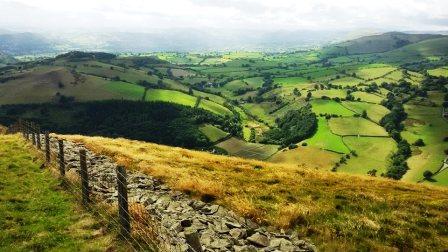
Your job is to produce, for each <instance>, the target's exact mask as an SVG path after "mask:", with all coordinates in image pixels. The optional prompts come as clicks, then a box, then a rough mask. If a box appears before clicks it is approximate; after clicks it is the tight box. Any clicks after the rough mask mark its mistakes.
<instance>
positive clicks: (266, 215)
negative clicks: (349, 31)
mask: <svg viewBox="0 0 448 252" xmlns="http://www.w3.org/2000/svg"><path fill="white" fill-rule="evenodd" d="M61 137H62V138H65V139H68V140H71V141H77V142H82V143H84V144H86V146H87V147H88V148H90V149H92V150H94V151H96V152H98V153H102V154H106V155H109V156H111V157H113V158H114V159H115V160H116V161H117V162H118V163H121V164H123V165H125V166H126V167H127V168H129V169H136V170H140V171H143V172H145V173H147V174H150V175H152V176H154V177H157V178H160V179H162V180H163V181H165V182H166V183H167V184H168V185H169V186H170V187H171V188H174V189H177V190H180V191H183V192H186V193H189V194H190V195H192V197H198V198H202V199H205V200H215V202H216V203H217V204H221V205H223V206H226V207H228V208H230V209H232V210H234V211H236V212H238V213H240V214H242V215H244V216H246V217H250V218H252V219H254V220H255V221H257V222H259V223H262V224H268V225H272V226H275V227H278V228H294V229H296V230H297V231H298V232H299V234H300V235H302V236H305V237H311V238H312V240H313V241H314V242H316V243H317V244H318V245H319V246H320V247H321V248H323V249H330V250H333V249H340V250H360V249H361V250H363V249H364V250H389V249H394V248H399V249H402V250H443V249H445V248H448V237H447V234H448V189H445V188H439V187H434V186H426V185H420V184H413V183H404V182H397V181H391V180H387V179H381V178H370V177H362V176H356V175H348V174H338V173H331V172H321V171H316V170H315V169H313V168H307V166H306V165H301V166H300V167H297V166H293V165H280V164H273V163H268V162H262V161H255V160H245V159H241V158H235V157H226V156H219V155H212V154H208V153H204V152H199V151H191V150H185V149H181V148H175V147H168V146H162V145H157V144H151V143H145V142H141V141H132V140H127V139H120V138H119V139H110V138H102V137H84V136H61Z"/></svg>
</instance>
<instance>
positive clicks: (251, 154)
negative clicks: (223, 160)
mask: <svg viewBox="0 0 448 252" xmlns="http://www.w3.org/2000/svg"><path fill="white" fill-rule="evenodd" d="M216 146H218V147H220V148H223V149H224V150H226V151H227V152H228V153H229V154H230V155H232V156H237V157H244V158H249V159H258V160H265V159H267V158H269V157H270V156H272V155H273V154H274V153H275V152H277V150H278V146H277V145H270V144H258V143H248V142H246V141H243V140H240V139H237V138H235V137H232V138H230V139H228V140H226V141H224V142H220V143H219V144H217V145H216Z"/></svg>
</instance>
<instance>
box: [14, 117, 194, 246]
mask: <svg viewBox="0 0 448 252" xmlns="http://www.w3.org/2000/svg"><path fill="white" fill-rule="evenodd" d="M7 133H10V134H13V133H21V134H22V136H23V137H24V138H25V139H26V140H27V141H30V142H31V143H32V144H33V146H35V148H36V149H38V150H39V151H42V152H43V153H42V155H43V156H44V158H45V161H46V164H47V165H46V167H50V168H52V171H53V172H54V173H55V174H57V176H59V177H60V178H61V180H62V182H63V183H62V184H63V185H64V187H65V188H66V189H67V190H68V191H69V192H70V193H71V194H72V195H74V196H75V198H76V199H78V200H79V201H80V203H82V205H83V206H84V208H85V209H87V210H88V211H89V212H91V213H92V214H93V215H94V216H96V217H98V218H101V220H102V222H104V223H107V229H109V230H111V231H113V232H116V233H117V234H118V236H119V237H120V238H121V239H122V240H123V241H125V242H126V243H128V244H129V246H130V247H131V248H132V249H133V250H135V251H202V247H201V244H200V242H199V235H198V233H197V232H192V233H187V232H185V237H183V238H180V237H177V236H176V235H173V231H172V230H170V229H168V228H166V227H164V226H163V225H161V223H162V217H160V216H157V215H153V214H151V213H150V212H149V211H148V210H147V208H146V206H145V204H147V203H146V202H144V201H142V200H141V198H142V197H141V194H142V192H143V193H146V194H148V193H151V190H144V189H145V185H144V184H143V185H142V184H139V185H133V184H128V174H127V171H126V169H125V167H124V166H120V165H112V166H111V165H103V163H101V162H100V161H101V160H99V159H100V158H99V157H98V156H95V155H94V154H92V153H91V152H89V151H88V150H86V149H85V148H84V147H82V146H74V145H73V143H71V142H68V141H65V140H63V139H56V138H55V137H50V134H49V132H48V131H45V132H43V131H42V130H41V128H40V126H39V125H38V124H35V123H33V122H28V121H23V120H20V121H18V122H17V123H15V124H13V125H11V126H10V127H9V128H8V131H7ZM139 194H140V195H139Z"/></svg>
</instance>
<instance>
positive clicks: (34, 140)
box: [31, 123, 36, 146]
mask: <svg viewBox="0 0 448 252" xmlns="http://www.w3.org/2000/svg"><path fill="white" fill-rule="evenodd" d="M31 137H32V138H33V139H31V140H32V141H33V145H34V146H35V145H36V129H35V128H34V123H32V124H31Z"/></svg>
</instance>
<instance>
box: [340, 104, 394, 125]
mask: <svg viewBox="0 0 448 252" xmlns="http://www.w3.org/2000/svg"><path fill="white" fill-rule="evenodd" d="M342 105H343V106H344V107H346V108H348V109H350V110H352V111H354V112H356V113H358V114H360V115H361V114H362V112H363V111H366V112H367V117H368V118H369V119H371V120H372V121H374V122H376V123H379V122H380V120H381V118H383V117H384V116H385V115H387V114H388V113H390V111H389V110H388V109H387V108H386V107H384V106H381V105H378V104H372V103H364V102H349V101H343V102H342Z"/></svg>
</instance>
